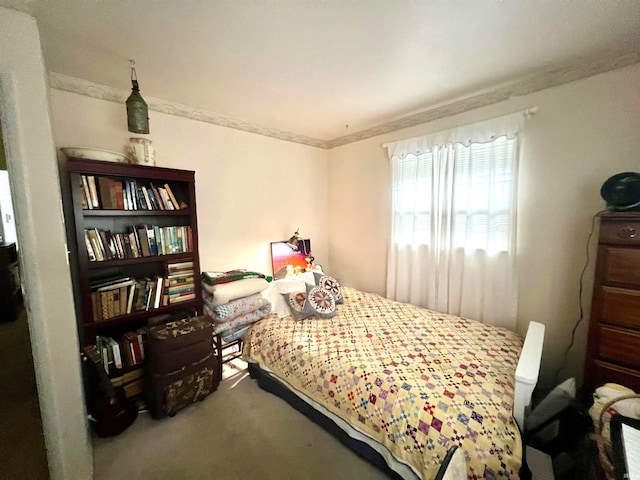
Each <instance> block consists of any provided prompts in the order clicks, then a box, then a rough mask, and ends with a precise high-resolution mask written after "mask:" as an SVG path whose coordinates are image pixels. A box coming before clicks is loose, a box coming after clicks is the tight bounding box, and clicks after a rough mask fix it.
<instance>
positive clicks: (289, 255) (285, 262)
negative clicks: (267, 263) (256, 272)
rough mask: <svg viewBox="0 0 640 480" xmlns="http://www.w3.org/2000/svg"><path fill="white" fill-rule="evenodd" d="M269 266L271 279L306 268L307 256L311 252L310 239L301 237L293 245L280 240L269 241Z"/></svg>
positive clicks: (300, 271) (283, 276)
mask: <svg viewBox="0 0 640 480" xmlns="http://www.w3.org/2000/svg"><path fill="white" fill-rule="evenodd" d="M270 247H271V248H270V250H271V268H272V271H273V279H274V280H280V279H282V278H285V277H286V276H287V274H288V275H289V276H291V275H292V274H293V275H299V274H300V273H302V272H304V271H305V270H306V269H307V266H308V264H307V260H306V259H307V257H308V256H309V255H310V254H311V239H308V238H301V239H299V240H298V245H297V246H294V245H292V244H290V243H289V242H287V241H286V240H282V241H280V242H271V244H270Z"/></svg>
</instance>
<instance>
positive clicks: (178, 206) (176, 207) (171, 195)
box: [164, 183, 183, 210]
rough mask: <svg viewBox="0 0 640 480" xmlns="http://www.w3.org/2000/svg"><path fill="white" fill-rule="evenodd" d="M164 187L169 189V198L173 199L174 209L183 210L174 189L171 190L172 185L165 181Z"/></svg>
mask: <svg viewBox="0 0 640 480" xmlns="http://www.w3.org/2000/svg"><path fill="white" fill-rule="evenodd" d="M164 188H165V190H166V191H167V195H169V199H170V200H171V203H173V206H174V207H175V208H174V210H181V209H182V208H183V207H182V206H181V204H179V203H178V201H177V200H176V197H175V196H174V195H173V191H172V190H171V187H170V186H169V184H168V183H165V184H164Z"/></svg>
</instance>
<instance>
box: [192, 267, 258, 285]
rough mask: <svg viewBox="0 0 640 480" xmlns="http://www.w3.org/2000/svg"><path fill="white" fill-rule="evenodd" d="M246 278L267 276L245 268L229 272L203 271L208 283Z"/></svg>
mask: <svg viewBox="0 0 640 480" xmlns="http://www.w3.org/2000/svg"><path fill="white" fill-rule="evenodd" d="M245 278H265V276H264V275H263V274H262V273H258V272H250V271H248V270H245V269H243V268H238V269H236V270H229V271H228V272H202V281H203V282H204V283H206V284H207V285H217V284H219V283H229V282H235V281H236V280H243V279H245Z"/></svg>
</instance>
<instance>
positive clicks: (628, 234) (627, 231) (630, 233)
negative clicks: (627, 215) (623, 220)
mask: <svg viewBox="0 0 640 480" xmlns="http://www.w3.org/2000/svg"><path fill="white" fill-rule="evenodd" d="M636 234H637V232H636V229H635V228H633V227H632V226H631V225H626V226H624V227H622V228H621V229H619V230H618V236H619V237H620V238H635V237H636Z"/></svg>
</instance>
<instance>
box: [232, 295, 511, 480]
mask: <svg viewBox="0 0 640 480" xmlns="http://www.w3.org/2000/svg"><path fill="white" fill-rule="evenodd" d="M343 296H344V305H340V306H339V309H338V311H339V313H338V315H337V316H335V317H333V318H330V319H318V318H315V317H312V318H309V319H306V320H302V321H298V322H296V321H294V320H293V319H292V318H291V317H284V318H277V316H276V315H271V316H269V317H267V318H265V319H263V320H261V321H260V322H258V323H256V324H254V325H253V326H252V327H251V329H250V333H249V334H248V335H247V336H246V337H245V345H244V356H245V359H246V360H247V361H249V362H254V363H258V364H260V366H262V367H266V368H267V369H268V370H270V371H271V372H272V373H273V374H274V375H275V376H276V377H278V378H280V379H281V380H283V381H284V382H285V383H286V384H288V386H289V387H290V388H293V389H296V390H298V391H300V392H302V393H304V394H305V395H306V396H308V397H309V398H311V399H313V400H315V401H316V402H319V403H321V404H322V405H324V406H325V407H326V408H327V409H328V410H330V411H331V412H332V413H334V414H335V415H338V416H339V417H341V418H343V419H344V420H346V421H347V422H348V423H349V424H351V425H352V426H353V427H354V428H356V429H357V430H359V431H360V432H362V433H364V434H365V435H367V436H368V437H370V438H371V439H374V440H375V441H377V442H378V443H381V444H383V445H384V446H386V447H387V448H388V449H389V450H390V451H391V452H392V454H393V455H394V457H395V458H396V459H397V460H399V461H400V462H403V463H405V464H408V465H410V466H411V467H412V469H413V470H414V471H415V472H416V474H417V475H418V476H419V477H421V478H423V479H432V478H434V477H435V475H436V473H437V471H438V468H439V466H440V463H441V462H442V460H443V459H444V457H445V455H446V453H447V450H448V449H449V448H450V447H451V446H453V445H454V444H457V445H459V446H460V447H461V448H462V449H463V450H464V453H465V457H466V460H467V466H468V471H467V474H468V478H469V479H480V478H503V479H517V478H518V471H519V469H520V464H521V457H522V443H521V439H520V434H519V430H518V427H517V425H516V423H515V420H514V419H513V416H512V413H513V397H514V386H515V380H514V378H515V369H516V365H517V362H518V357H519V355H520V351H521V350H522V344H523V339H522V337H520V336H519V335H518V334H516V333H514V332H510V331H508V330H505V329H502V328H498V327H493V326H491V325H487V324H483V323H480V322H476V321H473V320H468V319H465V318H461V317H457V316H454V315H447V314H442V313H438V312H433V311H430V310H426V309H424V308H420V307H416V306H413V305H408V304H403V303H400V302H395V301H391V300H388V299H385V298H383V297H381V296H379V295H376V294H370V293H364V292H360V291H357V290H354V289H352V288H349V287H343Z"/></svg>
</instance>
